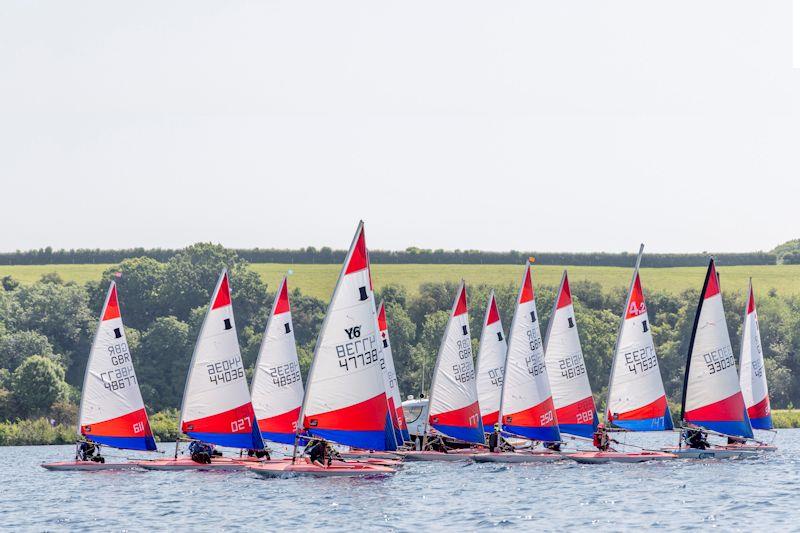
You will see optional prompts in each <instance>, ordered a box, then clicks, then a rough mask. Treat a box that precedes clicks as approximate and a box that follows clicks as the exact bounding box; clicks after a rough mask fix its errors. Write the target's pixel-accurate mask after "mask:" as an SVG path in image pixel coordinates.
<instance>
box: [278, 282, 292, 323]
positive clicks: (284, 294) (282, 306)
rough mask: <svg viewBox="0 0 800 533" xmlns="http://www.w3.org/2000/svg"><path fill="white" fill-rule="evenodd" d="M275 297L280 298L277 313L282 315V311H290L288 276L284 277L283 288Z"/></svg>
mask: <svg viewBox="0 0 800 533" xmlns="http://www.w3.org/2000/svg"><path fill="white" fill-rule="evenodd" d="M275 297H276V298H277V299H278V303H277V304H275V314H276V315H280V314H281V313H288V312H289V310H290V309H289V288H288V287H287V283H286V278H283V282H282V283H281V288H280V289H279V290H278V294H276V295H275Z"/></svg>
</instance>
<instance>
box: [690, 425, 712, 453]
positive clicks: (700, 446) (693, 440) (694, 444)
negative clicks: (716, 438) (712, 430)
mask: <svg viewBox="0 0 800 533" xmlns="http://www.w3.org/2000/svg"><path fill="white" fill-rule="evenodd" d="M686 444H688V445H689V447H690V448H695V449H697V450H705V449H707V448H708V447H709V444H708V441H707V440H706V436H705V435H704V434H703V432H702V431H700V430H693V431H689V432H688V434H687V436H686Z"/></svg>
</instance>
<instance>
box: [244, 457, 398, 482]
mask: <svg viewBox="0 0 800 533" xmlns="http://www.w3.org/2000/svg"><path fill="white" fill-rule="evenodd" d="M248 470H250V471H251V472H254V473H256V474H258V475H260V476H263V477H267V478H290V477H299V476H311V477H365V476H386V475H391V474H394V473H395V471H394V470H393V469H392V468H389V467H387V466H381V465H375V464H369V463H343V462H339V461H334V462H333V464H332V465H331V466H328V467H325V468H323V467H320V466H317V465H314V464H311V463H310V462H308V461H306V460H302V461H297V462H295V464H292V462H291V461H275V462H271V463H265V464H262V465H251V466H249V468H248Z"/></svg>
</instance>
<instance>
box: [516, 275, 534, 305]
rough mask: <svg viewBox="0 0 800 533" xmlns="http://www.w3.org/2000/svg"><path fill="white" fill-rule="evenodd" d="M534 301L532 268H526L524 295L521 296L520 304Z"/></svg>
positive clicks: (523, 286)
mask: <svg viewBox="0 0 800 533" xmlns="http://www.w3.org/2000/svg"><path fill="white" fill-rule="evenodd" d="M531 300H533V282H532V281H531V267H530V266H526V267H525V281H523V282H522V294H520V295H519V303H521V304H524V303H525V302H530V301H531Z"/></svg>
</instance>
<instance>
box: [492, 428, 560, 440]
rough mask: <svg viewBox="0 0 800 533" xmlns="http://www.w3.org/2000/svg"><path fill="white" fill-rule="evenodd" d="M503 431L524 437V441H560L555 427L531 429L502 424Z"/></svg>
mask: <svg viewBox="0 0 800 533" xmlns="http://www.w3.org/2000/svg"><path fill="white" fill-rule="evenodd" d="M503 431H507V432H509V433H511V434H513V435H517V436H520V437H525V438H526V439H531V440H539V441H542V442H558V441H560V440H561V434H560V433H559V431H558V428H557V427H556V426H551V427H542V428H531V427H526V426H509V425H507V424H503Z"/></svg>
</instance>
